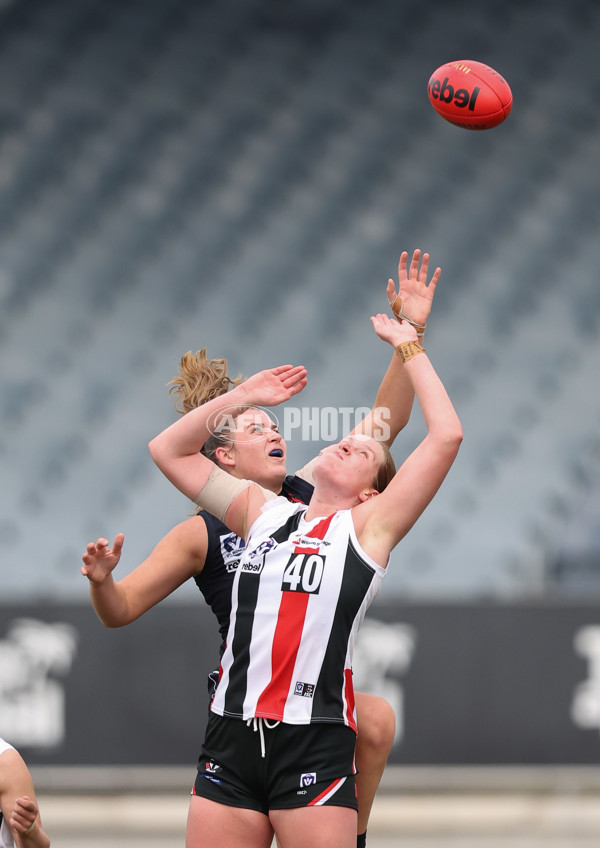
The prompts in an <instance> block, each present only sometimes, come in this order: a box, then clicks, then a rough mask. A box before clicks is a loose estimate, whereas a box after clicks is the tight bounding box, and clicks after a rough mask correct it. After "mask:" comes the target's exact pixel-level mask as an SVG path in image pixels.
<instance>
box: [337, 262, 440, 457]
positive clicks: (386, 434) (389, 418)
mask: <svg viewBox="0 0 600 848" xmlns="http://www.w3.org/2000/svg"><path fill="white" fill-rule="evenodd" d="M428 271H429V254H428V253H424V254H423V258H422V261H421V251H420V250H415V251H414V253H413V255H412V260H411V263H410V266H409V265H408V253H407V252H406V251H403V252H402V254H401V255H400V261H399V263H398V291H397V292H396V286H395V284H394V281H393V280H392V279H391V278H390V279H389V280H388V285H387V297H388V301H389V303H390V306H391V308H392V311H393V313H394V315H395V316H396V317H398V315H399V314H401V313H402V314H404V315H405V316H407V319H408V322H409V323H412V325H413V326H414V327H415V329H416V333H417V338H418V340H419V342H421V343H422V340H423V334H424V332H425V329H424V328H425V325H426V324H427V321H428V319H429V313H430V312H431V305H432V303H433V296H434V294H435V289H436V286H437V284H438V280H439V279H440V275H441V273H442V269H441V268H436V269H435V271H434V272H433V275H432V277H431V280H430V281H429V284H428V283H427V276H428ZM398 320H400V319H399V318H398ZM414 396H415V392H414V388H413V385H412V383H411V381H410V379H409V377H408V375H407V374H406V372H405V370H404V368H403V366H402V362H401V361H400V359H399V358H398V357H397V356H396V355H393V356H392V360H391V362H390V365H389V368H388V370H387V372H386V374H385V376H384V378H383V380H382V382H381V385H380V386H379V390H378V392H377V396H376V398H375V402H374V404H373V408H372V410H371V412H370V413H369V415H367V416H366V417H365V418H364V419H363V420H362V421H361V422H360V423H359V424H358V425H357V426H356V427H355V428H354V430H353V431H352V432H353V433H354V434H356V433H366V434H367V435H369V436H373V437H374V438H376V439H378V440H379V441H382V442H385V444H387V445H388V446H390V445H391V444H392V443H393V441H394V439H395V438H396V436H397V435H398V433H399V432H400V430H402V429H403V428H404V427H406V425H407V423H408V420H409V418H410V414H411V410H412V406H413V400H414Z"/></svg>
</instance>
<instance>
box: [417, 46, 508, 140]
mask: <svg viewBox="0 0 600 848" xmlns="http://www.w3.org/2000/svg"><path fill="white" fill-rule="evenodd" d="M427 93H428V95H429V100H430V101H431V105H432V106H433V108H434V109H435V111H436V112H437V113H438V115H441V116H442V118H445V119H446V120H447V121H450V123H451V124H455V125H456V126H457V127H463V129H466V130H490V129H491V128H492V127H496V126H498V124H501V123H502V121H503V120H504V119H505V118H507V117H508V115H509V113H510V110H511V109H512V102H513V97H512V91H511V90H510V86H509V84H508V83H507V82H506V80H505V79H504V77H502V76H500V74H499V73H498V71H495V70H494V69H493V68H490V67H489V65H484V64H483V62H474V61H471V60H470V59H462V60H460V61H458V62H446V64H445V65H441V66H440V67H439V68H438V69H437V71H434V72H433V74H432V75H431V78H430V80H429V82H428V84H427Z"/></svg>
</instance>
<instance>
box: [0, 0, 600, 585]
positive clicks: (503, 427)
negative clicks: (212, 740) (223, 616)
mask: <svg viewBox="0 0 600 848" xmlns="http://www.w3.org/2000/svg"><path fill="white" fill-rule="evenodd" d="M599 30H600V10H599V9H598V8H597V7H596V6H595V5H594V4H593V3H591V2H585V0H574V2H572V3H571V4H569V5H568V8H567V6H566V5H565V4H564V3H562V2H560V0H546V1H545V2H543V3H542V2H541V0H523V2H520V3H518V4H517V3H514V4H513V3H506V2H503V3H499V2H491V3H488V4H483V5H482V4H481V3H475V2H470V0H455V2H448V3H446V2H442V0H440V2H438V3H433V4H429V5H427V7H424V6H423V4H420V3H417V2H416V0H414V2H413V0H402V2H397V3H390V2H389V0H350V2H348V0H344V2H343V0H320V1H319V2H316V0H298V2H294V3H270V2H268V0H220V2H216V0H202V1H201V2H185V0H157V1H156V2H152V3H143V2H142V0H103V2H100V0H83V1H82V0H77V2H76V0H29V2H27V3H17V2H12V3H11V2H5V3H3V4H1V5H0V47H1V49H0V79H1V80H2V84H1V85H0V197H1V202H0V467H1V469H2V487H1V489H0V544H1V545H2V549H3V551H4V554H5V556H4V558H3V559H4V561H5V562H6V566H4V567H3V569H2V592H3V597H6V598H10V597H28V598H34V597H44V598H61V599H62V598H78V597H82V596H83V595H84V594H85V593H86V592H87V587H86V585H85V581H83V580H82V579H80V578H79V577H78V565H79V559H80V556H81V553H82V551H83V549H84V546H85V543H86V542H87V541H89V540H91V539H93V538H95V537H96V536H99V535H107V536H112V535H114V534H115V533H116V532H118V531H121V530H122V531H124V532H125V534H126V545H127V547H126V549H125V550H126V555H127V556H126V559H125V560H124V562H123V571H125V570H126V569H127V567H128V566H129V567H132V566H133V565H135V564H136V562H137V561H139V560H141V559H142V558H143V557H144V556H146V555H147V553H148V552H149V550H150V549H151V548H152V546H153V545H154V544H155V543H156V541H157V540H158V539H159V538H160V536H161V535H162V534H163V533H164V532H166V531H167V530H168V529H169V528H170V527H171V526H172V525H173V524H175V523H176V522H177V521H179V520H181V519H183V518H185V516H186V514H188V512H189V504H188V503H187V501H186V500H185V498H183V497H182V496H181V495H179V494H178V493H177V492H175V491H174V490H172V488H171V486H170V485H169V484H168V483H167V482H166V480H164V478H163V477H162V476H161V475H160V473H159V472H158V471H157V469H156V468H155V467H154V466H153V464H152V461H151V459H150V457H149V454H148V451H147V447H146V445H147V442H148V440H149V439H150V438H151V437H152V436H153V435H154V434H155V433H157V432H158V431H159V430H160V429H162V428H163V427H164V426H166V424H168V423H169V422H170V421H171V420H172V419H173V417H174V414H175V413H174V410H173V407H172V403H171V401H170V400H169V398H168V394H167V390H166V383H167V382H168V380H169V379H170V378H171V377H172V376H173V374H174V373H175V370H176V367H177V363H178V359H179V357H180V356H181V354H183V353H184V352H185V351H186V350H189V349H192V350H196V349H198V348H199V347H202V346H206V347H207V349H208V352H209V355H214V356H227V357H228V358H229V360H230V367H231V369H232V371H234V372H235V373H237V372H240V371H243V372H244V373H246V374H248V373H251V372H252V371H253V370H257V369H260V368H264V367H268V366H271V365H274V364H277V363H279V362H281V361H292V362H303V363H304V364H305V365H306V366H307V367H308V369H309V378H310V382H309V386H308V388H307V389H306V391H305V394H304V396H303V399H302V403H305V404H306V405H307V406H308V407H323V406H327V407H335V408H337V407H341V406H353V407H356V406H365V405H367V406H368V405H369V404H370V403H371V402H372V400H373V398H374V395H375V391H376V388H377V383H378V380H379V376H380V375H381V374H383V371H384V369H385V367H386V364H387V361H388V358H389V356H388V351H387V349H385V348H384V346H383V345H382V344H381V342H379V341H378V340H377V339H376V338H375V337H374V335H373V333H372V330H371V328H370V325H369V321H368V316H369V315H370V314H371V313H373V312H375V311H381V310H382V309H383V308H384V307H385V300H384V298H385V283H386V280H387V278H388V276H390V275H394V273H395V267H396V263H397V260H398V255H399V252H400V250H401V249H403V248H406V249H409V250H412V249H413V248H414V247H422V248H423V249H427V250H429V251H430V252H431V255H432V261H433V262H434V263H435V264H438V263H439V264H441V265H442V266H443V275H442V281H441V282H440V286H439V289H438V292H437V294H436V300H435V304H434V311H433V314H432V317H431V324H430V329H429V330H428V333H427V347H428V351H429V353H430V354H431V356H432V358H433V360H434V362H435V363H436V364H437V365H438V366H439V371H440V373H441V375H442V377H443V379H444V381H445V382H446V384H447V386H448V388H449V391H450V393H451V395H452V397H453V399H454V400H455V402H456V406H457V408H458V411H459V413H460V416H461V419H462V421H463V424H464V430H465V441H464V445H463V448H462V449H461V453H460V455H459V459H458V460H457V463H456V465H455V467H454V468H453V469H452V471H451V473H450V475H449V478H448V480H447V481H446V483H445V484H444V487H443V488H442V490H441V493H440V494H439V496H438V497H437V499H436V500H435V501H434V503H433V505H432V506H431V507H430V509H429V510H428V512H427V513H426V514H425V516H424V517H423V518H422V519H421V521H420V522H419V523H418V524H417V526H416V527H415V528H414V529H413V531H411V534H410V535H409V536H408V537H407V539H406V540H404V542H403V543H402V544H401V545H400V546H399V547H398V549H397V551H396V552H395V553H394V556H393V561H392V567H391V568H390V574H389V576H388V578H387V579H386V584H385V591H386V592H391V593H396V592H397V593H401V594H402V596H403V597H412V598H432V597H439V598H465V597H466V598H470V597H477V598H478V597H519V596H521V595H526V596H534V597H536V596H541V595H543V594H544V593H546V592H561V591H562V592H577V591H582V590H585V591H590V589H593V590H596V591H600V541H599V535H600V533H599V530H598V528H599V526H600V518H599V517H598V516H599V513H598V511H597V510H596V511H594V510H593V509H590V508H588V509H586V510H583V509H581V506H582V504H583V503H584V502H585V504H587V505H589V504H590V503H599V502H600V475H599V474H598V469H599V467H600V462H599V453H600V450H599V441H598V421H599V420H600V392H598V388H597V373H596V372H597V366H598V364H600V325H599V319H600V287H599V286H598V283H597V269H598V267H599V266H600V248H599V246H598V237H597V231H598V215H599V213H598V209H599V206H598V198H599V193H600V181H599V178H598V176H597V172H598V168H597V151H598V144H599V139H600V125H599V121H598V117H597V110H596V109H595V108H594V107H593V106H590V104H595V103H596V100H597V96H598V86H597V82H596V81H595V79H594V76H593V74H591V73H590V71H589V69H590V68H593V67H595V65H596V61H597V60H596V53H597V44H598V37H599V35H600V32H599ZM454 58H478V59H480V60H482V61H486V62H487V63H488V64H491V65H493V66H495V67H498V69H499V70H500V71H501V72H503V73H504V74H505V75H506V76H507V78H508V79H509V82H510V83H511V86H512V88H513V93H514V96H515V105H514V109H513V113H512V114H511V116H510V117H509V119H508V120H507V121H506V123H505V124H504V125H502V126H501V127H499V128H497V129H496V130H494V131H492V132H488V133H468V132H466V131H462V130H458V129H457V128H455V127H452V126H450V125H449V124H446V123H444V122H443V121H442V120H441V119H440V118H439V117H438V116H437V115H436V114H435V113H434V112H433V110H432V109H431V107H430V106H429V104H428V102H427V97H426V94H425V86H426V83H427V79H428V75H429V73H430V72H431V71H432V70H434V69H435V67H437V66H438V65H439V64H441V63H442V62H443V61H447V60H450V59H454ZM277 413H278V414H281V411H280V410H277ZM421 434H422V426H421V424H420V423H419V420H418V411H417V413H416V414H415V420H413V421H412V422H411V423H410V425H409V426H408V428H407V429H406V431H405V432H404V433H403V434H401V436H400V437H399V439H398V441H397V444H396V446H395V448H394V453H395V455H396V458H397V459H399V460H401V458H402V456H403V455H404V454H405V453H406V451H407V450H410V449H411V448H412V446H414V444H416V442H417V441H418V439H419V438H420V436H421ZM321 446H322V445H321V443H320V442H318V441H314V442H312V441H305V442H302V440H301V439H300V438H299V435H298V434H297V433H293V434H292V438H291V440H290V463H289V464H290V467H293V466H294V465H295V466H298V465H300V464H302V463H303V462H304V461H305V460H307V459H309V458H310V456H312V455H313V454H314V453H315V452H317V451H318V450H319V449H320V447H321ZM571 535H572V539H571V538H570V536H571ZM571 552H572V554H573V557H574V561H575V560H577V561H578V562H582V561H583V560H584V559H585V562H586V563H587V565H586V570H585V576H584V578H583V579H582V576H581V571H580V570H578V569H577V567H576V566H574V568H573V570H571V569H570V567H569V562H570V555H571ZM186 591H187V590H186V589H184V590H182V592H183V593H185V592H186Z"/></svg>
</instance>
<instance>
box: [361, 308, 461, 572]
mask: <svg viewBox="0 0 600 848" xmlns="http://www.w3.org/2000/svg"><path fill="white" fill-rule="evenodd" d="M371 321H372V323H373V327H374V329H375V332H376V333H377V335H378V336H379V337H380V338H381V339H383V340H384V341H387V342H388V343H389V344H391V345H392V347H394V348H395V349H396V351H397V352H398V354H399V359H400V361H401V362H402V367H403V368H404V369H405V373H406V375H407V377H408V379H409V380H410V383H411V385H412V386H413V389H414V391H415V394H416V396H417V399H418V401H419V406H420V407H421V411H422V413H423V417H424V419H425V425H426V427H427V435H426V436H425V438H424V439H423V441H422V442H421V443H420V444H419V445H418V446H417V448H416V449H415V450H414V451H413V452H412V453H411V454H410V456H409V457H408V458H407V459H406V460H405V462H404V463H403V464H402V466H401V467H400V469H399V470H398V472H397V473H396V475H395V477H394V478H393V480H392V481H391V483H389V485H388V486H387V487H386V488H385V490H384V491H383V492H382V493H381V494H379V495H377V496H376V497H373V498H372V499H371V500H369V501H367V502H365V503H363V504H361V505H360V506H358V507H355V509H354V511H353V517H354V521H355V526H356V531H357V534H358V537H359V540H360V542H361V544H362V545H363V547H364V548H365V550H366V551H367V552H368V553H370V555H371V556H372V557H373V558H374V559H375V560H376V561H377V562H380V563H381V564H385V563H386V562H387V559H388V556H389V553H390V551H391V550H392V549H393V548H394V547H395V545H396V544H397V543H398V542H399V541H400V539H402V538H403V536H405V535H406V533H407V532H408V531H409V530H410V528H411V527H412V526H413V524H414V523H415V521H416V520H417V519H418V518H419V516H420V515H421V514H422V513H423V511H424V510H425V508H426V507H427V505H428V504H429V503H430V501H431V500H432V498H433V496H434V495H435V493H436V492H437V491H438V489H439V487H440V486H441V484H442V482H443V480H444V478H445V477H446V474H447V473H448V471H449V470H450V467H451V465H452V463H453V462H454V459H455V458H456V455H457V453H458V449H459V447H460V444H461V441H462V427H461V424H460V421H459V419H458V416H457V414H456V411H455V409H454V407H453V405H452V402H451V400H450V398H449V397H448V394H447V392H446V389H445V388H444V386H443V384H442V381H441V380H440V378H439V377H438V375H437V374H436V372H435V370H434V368H433V365H432V364H431V362H430V361H429V358H428V356H427V354H426V353H425V351H424V350H423V349H422V347H421V346H419V345H418V342H417V334H416V331H415V329H414V328H413V327H411V326H410V325H408V324H407V322H406V321H402V322H396V321H394V319H391V318H389V317H388V316H387V315H376V316H375V317H373V318H372V319H371Z"/></svg>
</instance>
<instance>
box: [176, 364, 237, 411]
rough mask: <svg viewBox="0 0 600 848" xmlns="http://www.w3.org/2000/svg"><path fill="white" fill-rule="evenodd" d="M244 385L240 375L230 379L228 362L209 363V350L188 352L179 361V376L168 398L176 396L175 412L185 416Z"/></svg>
mask: <svg viewBox="0 0 600 848" xmlns="http://www.w3.org/2000/svg"><path fill="white" fill-rule="evenodd" d="M241 382H242V377H241V375H240V374H238V376H237V377H236V378H235V379H233V380H232V379H231V378H230V377H228V376H227V360H226V359H208V358H207V356H206V348H205V347H203V348H200V350H197V351H196V353H192V351H191V350H188V352H187V353H184V355H183V356H182V357H181V359H180V360H179V373H178V374H177V376H176V377H173V379H172V380H170V382H168V383H167V386H169V387H170V388H169V394H170V395H175V409H176V410H177V412H179V414H180V415H185V413H186V412H189V411H190V410H191V409H196V407H198V406H202V404H203V403H207V401H209V400H213V398H216V397H220V395H224V394H225V392H227V391H229V389H230V388H235V387H236V386H238V385H239V384H240V383H241Z"/></svg>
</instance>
